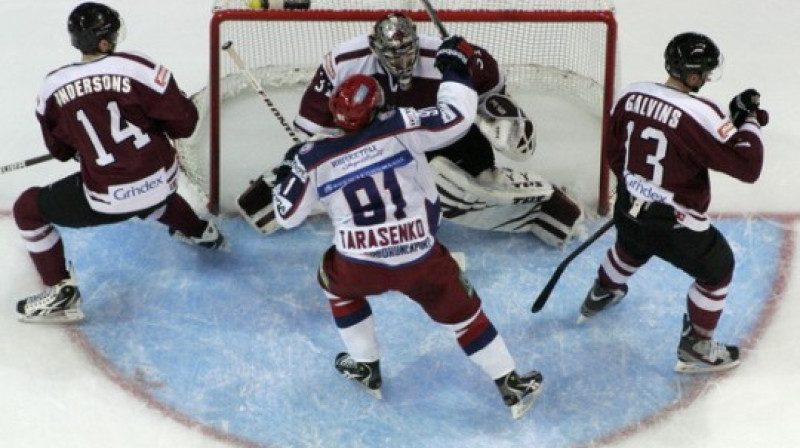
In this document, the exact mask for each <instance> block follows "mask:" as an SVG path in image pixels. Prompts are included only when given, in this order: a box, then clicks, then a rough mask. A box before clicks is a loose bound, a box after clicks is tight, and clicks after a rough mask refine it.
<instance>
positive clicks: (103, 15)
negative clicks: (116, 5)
mask: <svg viewBox="0 0 800 448" xmlns="http://www.w3.org/2000/svg"><path fill="white" fill-rule="evenodd" d="M124 29H125V28H124V25H123V22H122V18H121V17H120V15H119V13H118V12H117V11H116V10H114V9H112V8H111V7H109V6H106V5H104V4H102V3H93V2H85V3H81V4H80V5H78V6H76V7H75V9H73V10H72V12H71V13H70V15H69V19H68V20H67V31H69V34H70V36H71V38H72V46H73V47H75V48H77V49H78V50H80V51H81V53H83V54H94V53H96V52H98V48H97V46H98V45H99V43H100V41H101V40H104V39H105V40H107V41H108V42H109V43H110V44H111V46H112V51H113V49H114V47H116V45H117V42H121V41H122V40H123V38H124Z"/></svg>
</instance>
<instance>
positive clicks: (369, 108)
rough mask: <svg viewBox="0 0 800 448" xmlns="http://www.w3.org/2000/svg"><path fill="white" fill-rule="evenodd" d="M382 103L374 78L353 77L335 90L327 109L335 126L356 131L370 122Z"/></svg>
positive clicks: (380, 90)
mask: <svg viewBox="0 0 800 448" xmlns="http://www.w3.org/2000/svg"><path fill="white" fill-rule="evenodd" d="M383 102H384V99H383V89H382V88H381V85H380V84H378V81H376V80H375V78H373V77H371V76H367V75H353V76H351V77H349V78H347V79H345V80H344V82H343V83H342V84H341V85H340V86H339V88H338V89H336V92H334V93H333V95H332V96H331V99H330V100H329V101H328V108H329V109H330V111H331V113H332V114H333V121H334V123H336V126H338V127H340V128H342V129H345V130H347V131H357V130H359V129H361V128H363V127H364V126H366V125H367V124H369V123H370V122H371V121H372V119H373V118H374V117H375V114H376V113H377V111H378V109H379V108H381V107H382V106H383Z"/></svg>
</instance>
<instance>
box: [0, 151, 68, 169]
mask: <svg viewBox="0 0 800 448" xmlns="http://www.w3.org/2000/svg"><path fill="white" fill-rule="evenodd" d="M53 159H55V157H53V156H52V155H51V154H44V155H41V156H37V157H33V158H30V159H28V160H23V161H21V162H15V163H9V164H8V165H3V166H0V174H5V173H8V172H11V171H16V170H20V169H22V168H27V167H29V166H32V165H37V164H39V163H42V162H47V161H48V160H53Z"/></svg>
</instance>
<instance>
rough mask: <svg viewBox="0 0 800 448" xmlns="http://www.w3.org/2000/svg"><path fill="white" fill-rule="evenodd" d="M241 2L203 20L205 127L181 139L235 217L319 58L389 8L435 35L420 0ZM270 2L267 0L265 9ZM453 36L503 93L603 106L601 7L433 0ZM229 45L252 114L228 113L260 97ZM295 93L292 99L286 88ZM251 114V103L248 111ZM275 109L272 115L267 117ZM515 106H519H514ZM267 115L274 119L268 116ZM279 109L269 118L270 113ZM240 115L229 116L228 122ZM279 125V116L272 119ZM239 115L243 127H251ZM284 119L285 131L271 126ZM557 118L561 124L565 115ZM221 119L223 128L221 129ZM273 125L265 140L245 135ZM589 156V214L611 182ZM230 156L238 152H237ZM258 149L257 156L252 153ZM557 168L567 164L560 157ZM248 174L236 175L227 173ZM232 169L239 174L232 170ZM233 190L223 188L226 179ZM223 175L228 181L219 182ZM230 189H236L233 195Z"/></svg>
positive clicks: (220, 207) (218, 206)
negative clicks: (306, 4) (235, 102)
mask: <svg viewBox="0 0 800 448" xmlns="http://www.w3.org/2000/svg"><path fill="white" fill-rule="evenodd" d="M248 3H249V2H248V1H247V0H217V3H216V4H215V6H214V8H213V11H212V12H213V15H212V18H211V22H210V39H209V45H210V46H209V52H210V58H209V61H210V68H209V85H208V87H207V88H206V89H204V90H203V91H201V92H198V93H197V94H195V95H194V99H195V102H196V104H197V105H198V107H199V109H200V111H201V116H203V117H205V118H204V119H205V120H207V122H206V123H205V124H204V126H200V127H198V129H199V131H198V133H197V134H198V135H195V136H193V137H192V138H189V139H186V140H184V141H182V142H180V144H179V150H180V153H181V155H182V161H183V165H184V168H185V170H186V172H187V174H188V176H189V177H190V179H191V180H192V181H193V182H194V183H195V184H197V185H199V186H200V187H201V188H202V189H203V190H205V193H206V194H207V196H208V207H209V210H210V211H211V212H212V213H219V212H227V211H233V210H235V209H234V208H233V207H232V206H230V205H225V204H226V203H228V204H233V200H234V199H233V198H234V197H235V194H236V193H238V192H240V191H243V190H244V188H245V187H246V182H247V180H248V179H251V178H255V177H256V176H257V175H258V174H260V172H261V171H263V170H265V169H267V168H268V167H269V166H270V163H271V162H270V160H275V157H276V156H278V157H279V156H280V155H281V154H283V153H284V151H285V150H286V149H287V148H288V147H289V145H290V144H291V143H292V139H291V138H289V137H290V136H289V133H288V132H287V130H286V128H285V126H284V127H283V132H281V131H280V129H282V128H281V126H283V125H284V124H286V123H288V124H289V125H291V120H292V119H293V118H294V116H295V114H296V112H297V109H298V105H299V104H298V103H299V98H300V94H301V93H302V91H303V90H304V89H305V87H306V85H307V84H308V82H309V80H310V79H311V78H312V75H313V73H314V70H315V69H316V68H317V67H318V66H319V64H320V62H321V60H322V57H323V55H324V54H325V53H327V52H328V51H330V49H331V48H332V47H333V46H335V45H336V44H337V43H339V42H341V41H344V40H346V39H349V38H351V37H354V36H356V35H359V34H365V33H368V32H370V31H371V29H372V25H373V24H374V23H375V21H376V20H378V19H379V18H380V17H382V16H383V15H384V14H386V13H387V12H389V11H403V12H405V13H406V14H408V15H409V16H410V17H411V18H412V19H413V20H415V22H416V23H417V28H418V31H419V33H421V34H430V35H439V31H438V29H437V28H436V27H435V26H434V24H433V23H431V20H430V17H429V16H428V14H427V13H426V11H425V10H424V8H423V6H422V3H421V2H419V1H416V0H414V1H410V0H404V1H398V0H395V1H389V0H311V3H310V8H309V9H306V10H289V9H283V10H278V9H268V10H262V9H258V10H254V9H248V6H247V5H248ZM275 3H278V2H276V1H274V0H273V1H272V4H275ZM431 3H432V4H433V6H434V8H436V11H437V13H438V16H439V18H440V19H441V22H442V23H443V24H444V27H445V28H446V30H447V31H448V32H449V33H451V34H458V35H462V36H465V37H466V38H467V39H468V40H469V41H470V42H473V43H476V44H478V45H480V46H482V47H484V48H486V49H487V50H489V52H491V53H492V55H493V56H494V57H495V58H496V59H497V61H498V62H499V63H500V65H501V67H502V70H503V71H504V73H505V75H506V78H507V85H508V88H509V90H510V91H511V92H516V91H519V90H540V91H548V92H556V93H557V94H559V95H563V96H565V97H569V98H571V99H572V100H575V101H577V102H579V103H581V104H582V105H584V106H586V108H587V109H588V110H591V111H592V113H593V114H595V115H596V116H597V117H598V118H599V119H600V122H601V126H600V129H601V131H599V132H600V133H602V132H604V131H602V129H603V128H604V126H602V122H604V121H605V119H606V115H607V113H608V110H609V109H610V106H611V101H612V97H613V94H614V85H615V79H616V72H615V65H616V59H615V56H616V21H615V18H614V11H613V5H612V4H611V3H610V2H609V1H607V0H505V1H500V0H495V1H492V0H436V1H433V2H431ZM226 43H232V44H233V45H234V46H235V48H236V50H237V52H238V53H239V55H241V59H242V60H243V61H245V63H246V65H247V67H248V70H249V72H250V73H251V74H252V75H253V76H254V77H256V78H257V79H258V81H259V82H260V83H261V86H262V87H263V88H264V90H265V92H266V95H267V96H268V97H269V99H270V103H272V104H270V106H271V107H270V109H271V110H270V111H268V110H267V108H266V107H265V106H264V105H263V104H262V105H261V106H260V109H259V111H260V112H259V118H258V119H254V118H252V117H248V115H252V113H249V112H241V111H238V112H237V107H236V106H232V107H228V106H226V103H227V102H228V101H229V100H231V99H233V98H236V97H240V96H247V97H249V98H250V101H255V102H260V101H263V102H266V101H265V100H264V98H263V97H262V98H260V99H259V96H258V95H257V94H256V93H255V92H254V90H253V87H252V82H251V81H250V80H249V76H248V74H246V73H243V72H242V70H240V69H239V68H238V67H237V66H236V65H235V64H234V62H233V61H232V60H231V58H230V57H229V56H230V55H228V54H225V53H226V52H225V51H223V50H222V46H223V45H224V44H226ZM292 91H293V92H294V93H293V96H291V95H288V94H287V92H292ZM257 107H259V106H257ZM273 108H274V110H272V109H273ZM523 108H524V107H523ZM270 112H272V113H270ZM276 113H277V116H276ZM237 114H238V116H237ZM276 118H277V119H276ZM248 120H250V121H252V123H248ZM281 120H283V123H282V124H279V122H280V121H281ZM563 120H568V117H564V118H563ZM226 121H228V122H229V123H230V124H227V125H226V124H225V122H226ZM269 126H272V127H273V128H274V129H278V130H279V131H277V135H278V136H277V137H276V136H275V133H273V134H269V135H267V134H263V135H260V136H253V137H251V140H250V141H249V142H248V141H247V139H244V141H243V134H247V133H252V132H255V129H253V128H266V127H269ZM601 141H602V138H598V139H597V143H596V145H595V146H594V148H583V150H584V151H586V152H591V153H593V154H592V156H593V157H595V159H594V160H596V165H597V166H596V172H597V173H598V180H599V181H598V184H599V185H598V191H597V203H596V204H597V210H598V212H599V213H600V214H606V213H607V211H608V205H609V194H608V193H609V175H608V170H607V169H606V168H605V167H604V166H603V163H602V157H601V156H600V154H601V152H602V147H601V146H602V145H601V143H600V142H601ZM234 153H235V154H234ZM259 153H262V154H263V157H261V158H259V157H256V158H253V156H254V154H259ZM564 163H565V164H569V163H571V162H570V161H569V160H565V161H564ZM226 164H227V165H237V164H238V165H239V166H240V168H241V167H246V168H247V169H245V170H244V173H241V171H239V172H237V170H236V168H235V167H230V166H229V167H228V168H225V166H226ZM237 173H241V174H237ZM231 177H235V178H236V179H233V181H234V184H236V183H237V182H238V183H239V186H240V188H239V189H238V191H230V192H223V191H222V190H223V188H222V185H223V184H225V183H227V182H228V181H229V180H231V179H229V178H231ZM226 178H228V179H226ZM234 190H236V188H234Z"/></svg>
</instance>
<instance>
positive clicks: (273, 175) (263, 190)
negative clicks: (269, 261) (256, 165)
mask: <svg viewBox="0 0 800 448" xmlns="http://www.w3.org/2000/svg"><path fill="white" fill-rule="evenodd" d="M303 145H304V143H298V144H296V145H294V146H292V147H291V148H289V150H288V151H286V154H284V156H283V160H282V161H281V164H280V165H278V166H277V167H276V168H273V169H272V170H270V171H267V172H266V173H264V174H262V175H261V176H259V177H258V178H257V179H255V180H253V181H251V182H250V186H249V187H247V189H246V190H245V191H244V192H243V193H242V194H240V195H239V197H238V198H236V205H237V206H238V207H239V212H240V213H241V214H242V217H244V219H245V221H247V222H248V224H250V225H251V226H253V228H255V229H256V230H258V231H259V232H261V233H263V234H270V233H273V232H275V231H276V230H278V229H280V228H281V226H280V224H278V222H277V221H276V220H275V210H274V208H273V206H272V187H274V186H275V184H277V183H278V182H280V180H281V179H282V178H283V177H285V176H287V175H289V174H290V173H291V172H292V162H293V161H294V157H295V155H297V152H298V151H299V150H300V147H301V146H303Z"/></svg>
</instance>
